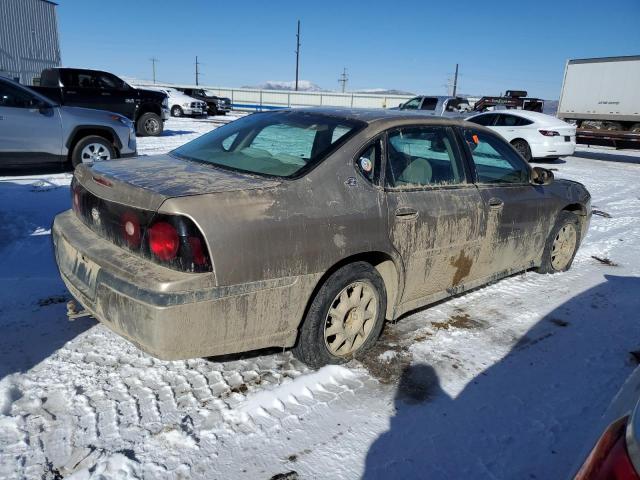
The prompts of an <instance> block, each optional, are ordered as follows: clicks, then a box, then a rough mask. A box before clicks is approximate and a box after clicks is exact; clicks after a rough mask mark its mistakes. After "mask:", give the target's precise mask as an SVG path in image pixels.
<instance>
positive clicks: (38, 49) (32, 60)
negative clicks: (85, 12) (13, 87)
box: [0, 0, 60, 85]
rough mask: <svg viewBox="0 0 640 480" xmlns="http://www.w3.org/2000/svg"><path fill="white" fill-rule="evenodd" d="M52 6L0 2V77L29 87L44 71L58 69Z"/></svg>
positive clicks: (32, 0)
mask: <svg viewBox="0 0 640 480" xmlns="http://www.w3.org/2000/svg"><path fill="white" fill-rule="evenodd" d="M56 6H57V4H56V3H54V2H51V1H49V0H0V75H3V76H5V77H9V78H13V79H17V80H18V81H20V82H21V83H23V84H25V85H33V84H34V80H35V83H37V82H38V81H39V78H40V72H41V71H42V70H43V69H44V68H50V67H58V66H60V42H59V38H58V22H57V20H56Z"/></svg>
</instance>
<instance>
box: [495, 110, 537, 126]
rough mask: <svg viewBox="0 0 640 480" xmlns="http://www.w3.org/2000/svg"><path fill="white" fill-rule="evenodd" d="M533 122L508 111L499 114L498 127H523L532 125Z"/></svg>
mask: <svg viewBox="0 0 640 480" xmlns="http://www.w3.org/2000/svg"><path fill="white" fill-rule="evenodd" d="M532 123H533V122H532V121H531V120H528V119H526V118H522V117H518V116H516V115H508V114H506V113H501V114H500V115H498V120H497V121H496V124H495V126H496V127H523V126H525V125H531V124H532Z"/></svg>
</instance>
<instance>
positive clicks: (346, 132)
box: [52, 109, 591, 367]
mask: <svg viewBox="0 0 640 480" xmlns="http://www.w3.org/2000/svg"><path fill="white" fill-rule="evenodd" d="M71 195H72V206H73V208H72V210H69V211H66V212H64V213H62V214H60V215H58V216H57V217H56V219H55V222H54V225H53V229H52V231H53V240H54V245H55V255H56V260H57V263H58V266H59V269H60V273H61V275H62V278H63V280H64V282H65V283H66V285H67V287H68V289H69V291H70V292H71V293H72V294H73V296H74V297H75V298H76V299H77V300H78V301H79V302H80V303H81V304H82V305H83V306H84V307H85V309H86V311H87V312H88V313H90V314H92V315H93V316H95V317H96V318H97V319H99V320H100V321H101V322H103V323H104V324H105V325H107V326H108V327H110V328H111V329H112V330H114V331H115V332H117V333H119V334H120V335H122V336H123V337H125V338H127V339H128V340H130V341H131V342H133V343H134V344H135V345H137V346H138V347H139V348H141V349H142V350H144V351H146V352H148V353H150V354H152V355H154V356H156V357H159V358H162V359H183V358H190V357H203V356H212V355H220V354H227V353H231V352H241V351H247V350H254V349H260V348H264V347H273V346H280V347H293V352H294V354H295V355H296V356H297V357H298V358H300V359H301V360H303V361H304V362H306V363H307V364H309V365H311V366H315V367H317V366H321V365H324V364H327V363H339V362H342V361H345V360H347V359H349V358H351V357H353V356H354V355H359V354H361V353H362V352H365V351H366V350H367V348H368V347H371V346H372V344H373V343H374V342H375V341H376V339H377V338H378V336H379V334H380V332H381V330H382V328H383V324H384V322H385V319H386V320H393V319H397V318H398V317H399V316H401V315H402V314H403V313H405V312H408V311H410V310H414V309H417V308H420V307H423V306H425V305H428V304H430V303H433V302H436V301H439V300H441V299H443V298H446V297H449V296H451V295H455V294H459V293H461V292H464V291H466V290H469V289H472V288H475V287H478V286H480V285H483V284H486V283H488V282H492V281H495V280H497V279H499V278H501V277H505V276H508V275H511V274H513V273H516V272H520V271H524V270H527V269H537V270H538V271H540V272H544V273H553V272H562V271H564V270H567V269H568V268H569V267H570V265H571V263H572V261H573V258H574V255H575V253H576V250H577V248H578V246H579V244H580V242H581V240H582V239H583V237H584V235H585V233H586V231H587V228H588V225H589V221H590V211H591V209H590V196H589V193H588V192H587V191H586V189H585V188H584V187H583V186H582V185H581V184H579V183H576V182H572V181H568V180H554V178H553V174H552V173H551V172H550V171H548V170H544V169H542V168H539V167H535V168H531V167H530V166H529V165H528V164H527V163H526V162H525V161H523V160H522V158H521V157H520V155H518V153H517V152H516V151H515V150H514V149H513V147H511V146H510V145H509V144H508V143H507V142H505V141H504V140H503V139H502V138H500V137H499V136H498V135H497V134H495V133H493V132H491V131H490V130H488V129H486V128H484V127H482V126H479V125H475V124H471V123H465V122H462V121H459V120H446V119H439V118H433V117H424V118H423V117H418V116H416V115H408V114H405V113H402V112H388V111H387V112H385V111H381V110H378V111H373V110H372V111H358V110H338V109H336V110H330V109H317V110H316V109H308V110H303V109H296V110H281V111H276V112H265V113H257V114H253V115H250V116H247V117H244V118H242V119H240V120H237V121H235V122H232V123H229V124H227V125H225V126H222V127H220V128H218V129H216V130H214V131H212V132H210V133H208V134H206V135H204V136H202V137H200V138H198V139H196V140H194V141H192V142H190V143H187V144H186V145H184V146H182V147H180V148H178V149H176V150H174V151H172V152H170V153H169V154H167V155H160V156H149V157H143V158H137V159H135V160H117V161H111V162H103V163H99V164H95V165H93V166H85V165H81V166H80V167H79V168H78V169H76V171H75V173H74V178H73V181H72V184H71Z"/></svg>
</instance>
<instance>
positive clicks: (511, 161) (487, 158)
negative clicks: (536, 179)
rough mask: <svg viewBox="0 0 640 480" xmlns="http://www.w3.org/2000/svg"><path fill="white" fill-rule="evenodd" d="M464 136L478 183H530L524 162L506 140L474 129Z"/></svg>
mask: <svg viewBox="0 0 640 480" xmlns="http://www.w3.org/2000/svg"><path fill="white" fill-rule="evenodd" d="M464 135H465V139H466V141H467V144H468V145H469V149H470V150H471V155H472V157H473V163H474V164H475V167H476V176H477V179H478V183H495V184H510V183H511V184H514V183H515V184H521V183H529V169H528V168H527V166H526V164H525V162H524V160H522V158H520V156H519V155H518V154H517V153H516V152H514V151H513V149H512V148H511V147H510V146H509V145H508V144H507V143H505V142H504V140H501V139H500V138H498V137H494V136H493V135H489V134H486V133H485V132H481V131H478V130H473V129H466V130H465V132H464Z"/></svg>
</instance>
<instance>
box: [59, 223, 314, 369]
mask: <svg viewBox="0 0 640 480" xmlns="http://www.w3.org/2000/svg"><path fill="white" fill-rule="evenodd" d="M52 238H53V244H54V251H55V258H56V262H57V264H58V268H59V270H60V275H61V277H62V279H63V281H64V283H65V285H66V286H67V288H68V289H69V291H70V292H71V294H72V295H73V296H74V297H75V298H76V300H77V301H78V302H80V303H81V304H82V305H83V306H84V308H86V309H87V310H88V311H89V312H91V314H92V315H93V316H94V317H95V318H97V319H98V320H99V321H100V322H102V323H103V324H105V325H106V326H108V327H109V328H110V329H112V330H113V331H114V332H116V333H118V334H119V335H121V336H123V337H124V338H126V339H128V340H129V341H131V342H132V343H133V344H135V345H136V346H137V347H138V348H140V349H141V350H144V351H145V352H147V353H150V354H151V355H154V356H156V357H158V358H162V359H167V360H176V359H185V358H194V357H204V356H210V355H222V354H228V353H236V352H242V351H247V350H255V349H258V348H265V347H271V346H282V347H289V346H292V345H293V343H294V342H295V339H296V335H297V327H298V324H299V322H300V320H301V318H302V315H303V312H304V308H305V306H306V300H305V301H304V302H303V301H302V299H303V298H304V299H308V298H309V296H310V295H311V292H312V290H313V287H314V286H315V282H316V281H317V278H318V277H317V276H303V277H286V278H278V279H273V280H265V281H260V282H252V283H246V284H241V285H233V286H216V285H215V276H214V274H213V273H199V274H194V273H183V272H178V271H174V270H171V269H169V268H165V267H163V266H160V265H156V264H154V263H152V262H149V261H147V260H145V259H143V258H140V257H138V256H136V255H133V254H131V253H129V252H128V251H126V250H124V249H123V248H120V247H118V246H116V245H114V244H112V243H111V242H109V241H107V240H105V239H103V238H101V237H99V236H98V235H97V234H96V233H94V232H93V231H91V230H90V229H89V228H88V227H86V226H85V225H84V224H83V223H82V222H81V221H80V220H78V219H77V217H76V216H75V214H74V213H73V212H72V211H70V210H69V211H66V212H64V213H61V214H60V215H58V216H57V217H56V218H55V220H54V223H53V227H52Z"/></svg>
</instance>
